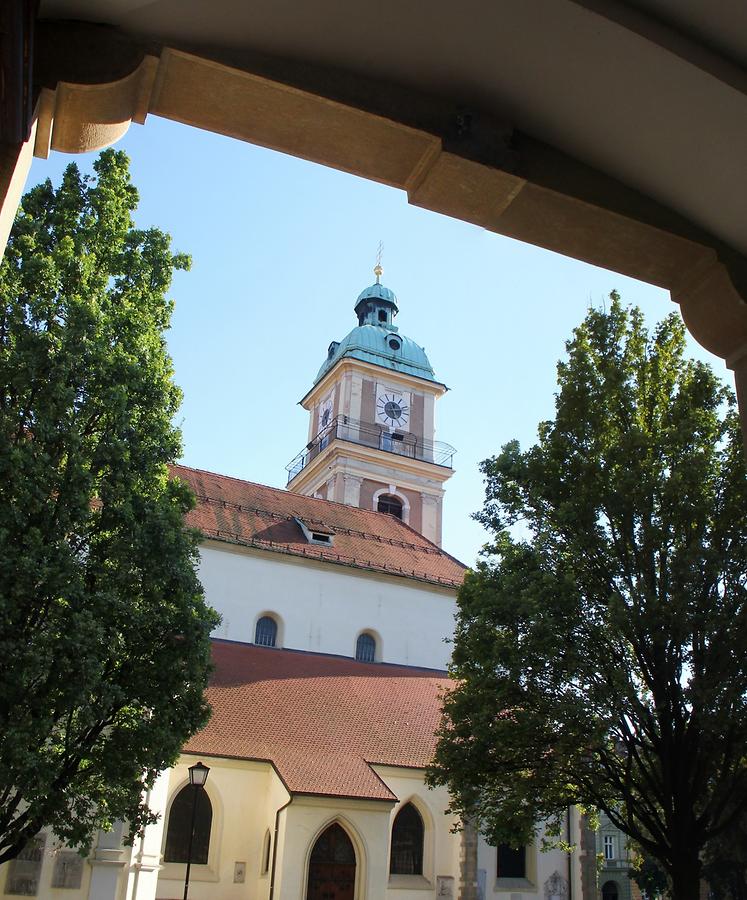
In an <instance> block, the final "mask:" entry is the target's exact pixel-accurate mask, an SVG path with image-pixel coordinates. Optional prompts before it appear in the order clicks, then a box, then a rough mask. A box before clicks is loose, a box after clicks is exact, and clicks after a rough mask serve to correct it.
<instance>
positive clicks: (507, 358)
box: [28, 117, 731, 564]
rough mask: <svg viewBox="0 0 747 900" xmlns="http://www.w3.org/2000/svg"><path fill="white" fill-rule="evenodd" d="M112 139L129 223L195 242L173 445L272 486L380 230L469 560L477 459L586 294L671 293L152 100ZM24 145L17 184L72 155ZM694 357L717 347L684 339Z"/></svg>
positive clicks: (177, 357) (539, 402) (541, 410)
mask: <svg viewBox="0 0 747 900" xmlns="http://www.w3.org/2000/svg"><path fill="white" fill-rule="evenodd" d="M117 146H118V148H120V149H123V150H125V151H126V152H127V153H128V155H129V156H130V159H131V163H132V173H133V180H134V182H135V184H136V185H137V186H138V189H139V191H140V196H141V203H140V207H139V210H138V213H137V218H138V222H139V224H141V225H144V226H147V225H157V226H159V227H161V228H163V229H164V230H165V231H168V232H169V233H170V234H171V235H172V237H173V245H174V247H175V249H178V250H181V251H184V252H187V253H190V254H191V255H192V259H193V264H192V270H191V271H190V272H187V273H177V276H176V278H175V280H174V284H173V287H172V292H171V293H172V296H173V298H174V299H175V301H176V310H175V313H174V318H173V322H172V328H171V331H170V332H169V334H168V336H167V337H168V343H169V349H170V352H171V355H172V357H173V359H174V366H175V370H176V380H177V382H178V384H179V385H180V386H181V388H182V390H183V391H184V403H183V407H182V411H181V422H180V424H181V427H182V430H183V435H184V457H183V462H185V463H186V464H187V465H190V466H195V467H198V468H202V469H209V470H211V471H214V472H221V473H224V474H228V475H234V476H236V477H239V478H246V479H249V480H252V481H258V482H260V483H263V484H269V485H273V486H277V487H284V486H285V481H286V472H285V465H286V463H288V462H289V461H290V460H291V459H292V458H293V457H294V456H295V455H296V453H298V452H299V451H300V450H301V449H302V447H303V446H304V444H305V443H306V429H307V413H306V412H304V410H303V409H301V407H300V406H298V405H297V404H298V400H300V398H301V397H302V396H303V395H304V394H305V393H306V391H307V390H308V389H309V387H310V386H311V384H312V381H313V378H314V376H315V375H316V372H317V370H318V368H319V366H320V365H321V363H322V361H323V360H324V357H325V354H326V350H327V346H328V345H329V343H330V341H332V340H340V339H341V338H343V337H344V336H345V334H347V332H348V331H350V329H351V328H352V327H353V326H354V325H355V324H356V320H355V316H354V314H353V305H354V303H355V300H356V297H357V296H358V294H359V293H360V291H361V290H362V289H363V288H364V287H366V286H367V285H369V284H370V283H371V282H372V281H373V280H374V276H373V273H372V269H373V266H374V264H375V261H376V248H377V245H378V243H379V241H383V243H384V257H383V265H384V276H383V278H382V281H383V283H384V284H386V285H387V286H388V287H390V288H392V289H393V290H394V291H395V292H396V294H397V296H398V299H399V309H400V313H399V316H398V317H397V320H396V321H397V325H398V326H399V328H400V331H401V332H402V333H403V334H405V335H407V336H408V337H411V338H413V339H414V340H416V341H417V342H418V343H419V344H421V345H422V346H424V347H425V349H426V352H427V354H428V357H429V359H430V361H431V364H432V366H433V367H434V369H435V371H436V376H437V377H438V378H439V379H440V380H441V381H443V382H444V383H446V384H447V385H448V386H449V388H450V390H449V392H448V393H447V394H446V396H445V397H443V398H442V399H441V400H440V401H439V407H438V413H437V435H436V437H437V438H438V439H440V440H443V441H446V442H447V443H450V444H452V445H454V446H455V447H456V448H457V455H456V457H455V459H454V465H455V470H456V472H455V475H454V477H453V478H452V479H451V481H449V482H448V483H447V486H446V499H445V502H444V538H443V546H444V548H445V549H446V550H448V551H449V552H450V553H452V554H454V555H455V556H457V557H459V558H460V559H461V560H463V561H464V562H466V563H468V564H470V563H472V562H474V560H475V557H476V555H477V552H478V551H479V549H480V547H481V545H482V544H483V543H484V542H485V541H486V540H487V536H486V535H485V533H484V532H483V530H482V528H481V527H480V526H479V525H478V524H477V523H476V522H474V521H473V520H472V519H471V517H470V516H471V513H473V512H475V511H476V510H477V509H479V508H480V506H481V505H482V500H483V484H482V478H481V476H480V473H479V472H478V470H477V466H478V463H479V461H480V460H482V459H484V458H486V457H488V456H491V455H492V454H494V453H496V452H498V450H499V449H500V447H501V446H502V445H503V444H504V443H505V442H506V441H508V440H511V439H513V438H517V439H518V440H519V441H520V442H521V444H522V445H523V446H527V445H529V444H530V443H532V442H533V441H534V439H535V436H536V430H537V424H538V423H539V422H540V421H541V420H543V419H547V418H550V417H551V416H552V413H553V401H554V390H555V365H556V362H557V360H558V359H559V358H561V356H562V355H563V351H564V341H565V340H566V339H567V338H568V337H569V336H570V334H571V331H572V329H573V328H574V327H575V326H576V325H577V324H578V323H579V322H580V321H581V320H582V319H583V317H584V315H585V312H586V310H587V308H588V306H589V304H590V303H593V304H595V305H599V304H601V303H603V302H604V300H605V298H606V297H607V295H608V294H609V292H610V291H611V290H613V289H617V290H618V291H619V292H620V293H621V294H622V297H623V300H624V301H625V302H628V303H635V304H637V305H639V306H640V307H641V308H642V309H643V311H644V313H645V315H646V318H647V320H648V322H649V324H650V325H652V324H653V323H654V322H655V321H656V320H658V319H660V318H662V317H663V316H665V315H666V314H668V313H669V312H671V311H672V310H675V309H676V306H675V305H674V304H673V303H672V302H671V300H670V299H669V295H668V293H667V292H665V291H662V290H660V289H658V288H655V287H652V286H651V285H646V284H644V283H642V282H639V281H634V280H633V279H630V278H625V277H623V276H622V275H618V274H616V273H613V272H609V271H606V270H604V269H598V268H595V267H593V266H588V265H585V264H583V263H579V262H576V261H574V260H570V259H566V258H564V257H562V256H559V255H557V254H554V253H550V252H548V251H545V250H541V249H539V248H536V247H532V246H530V245H527V244H521V243H518V242H516V241H512V240H509V239H508V238H503V237H500V236H498V235H495V234H490V233H489V232H486V231H483V230H482V229H481V228H477V227H475V226H473V225H467V224H465V223H464V222H460V221H456V220H454V219H450V218H448V217H446V216H441V215H437V214H435V213H431V212H427V211H424V210H421V209H417V208H416V207H411V206H409V205H408V204H407V198H406V196H405V194H404V193H402V192H400V191H397V190H394V189H392V188H388V187H385V186H383V185H378V184H374V183H372V182H368V181H364V180H362V179H360V178H357V177H355V176H352V175H347V174H345V173H342V172H337V171H334V170H332V169H327V168H324V167H322V166H318V165H315V164H313V163H308V162H304V161H302V160H298V159H294V158H292V157H288V156H284V155H283V154H280V153H275V152H273V151H269V150H265V149H263V148H259V147H254V146H251V145H249V144H243V143H240V142H238V141H234V140H231V139H229V138H223V137H220V136H217V135H212V134H208V133H207V132H202V131H198V130H196V129H192V128H188V127H187V126H184V125H179V124H176V123H173V122H168V121H166V120H163V119H157V118H154V117H149V118H148V120H147V122H146V124H145V126H137V125H133V126H132V127H131V129H130V131H129V132H128V134H127V135H126V137H125V138H124V139H123V140H122V141H120V142H119V144H118V145H117ZM94 158H95V155H91V154H87V155H85V156H78V157H71V156H67V155H64V154H59V153H53V154H52V155H51V156H50V159H49V160H35V161H34V164H33V167H32V170H31V175H30V177H29V182H28V184H29V185H32V184H35V183H36V182H38V181H41V180H43V179H44V178H47V177H49V178H52V180H53V181H54V182H57V181H58V180H59V177H60V174H61V172H62V170H63V169H64V167H65V166H66V165H67V164H68V163H69V162H71V161H74V162H76V163H77V164H78V165H79V166H80V167H81V169H83V170H87V169H89V168H90V165H91V163H92V161H93V159H94ZM691 350H692V354H693V355H694V356H697V357H698V358H700V359H704V360H708V361H710V362H712V363H713V364H714V366H715V368H716V369H717V371H718V372H719V373H721V375H722V377H724V378H727V377H728V378H729V381H731V378H730V377H729V373H727V371H726V369H725V367H724V365H723V362H722V361H721V360H718V359H716V358H715V357H712V356H711V355H710V354H708V353H707V352H706V351H705V350H703V349H702V348H700V347H698V346H697V345H696V344H695V343H694V342H692V343H691Z"/></svg>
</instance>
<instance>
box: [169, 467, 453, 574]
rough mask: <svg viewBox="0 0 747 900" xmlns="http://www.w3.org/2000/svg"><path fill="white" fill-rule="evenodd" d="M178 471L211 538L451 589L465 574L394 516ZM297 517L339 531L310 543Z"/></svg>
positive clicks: (191, 519)
mask: <svg viewBox="0 0 747 900" xmlns="http://www.w3.org/2000/svg"><path fill="white" fill-rule="evenodd" d="M171 471H172V474H173V475H174V476H176V477H178V478H180V479H181V480H182V481H186V482H187V483H188V484H189V485H190V487H191V488H192V490H193V491H194V492H195V494H196V496H197V506H196V508H195V509H194V510H193V511H192V512H191V513H190V514H189V515H188V517H187V522H188V524H189V525H191V526H193V527H195V528H198V529H199V530H200V531H202V533H203V534H204V535H205V537H207V538H213V539H216V540H220V541H227V542H229V543H233V544H241V545H243V546H246V547H257V548H260V549H262V550H271V551H275V552H279V553H289V554H292V555H294V556H306V557H312V558H314V559H319V560H323V561H324V562H329V563H335V564H337V565H345V566H353V567H356V568H363V569H371V570H373V571H376V572H386V573H387V574H390V575H399V576H404V577H406V578H415V579H417V580H420V581H427V582H430V583H432V584H442V585H445V586H447V587H458V586H459V585H460V584H461V583H462V580H463V578H464V571H465V566H464V565H463V564H462V563H460V562H459V561H458V560H456V559H454V557H453V556H449V554H448V553H444V551H443V550H441V548H440V547H438V546H437V545H436V544H433V543H431V541H429V540H427V539H426V538H424V537H423V536H422V535H421V534H419V533H418V532H417V531H415V530H414V529H413V528H410V527H409V525H405V523H404V522H401V521H400V520H399V519H397V518H396V517H395V516H390V515H386V514H385V513H379V512H374V511H373V510H368V509H358V508H357V507H354V506H345V505H344V504H342V503H331V502H330V501H329V500H317V499H316V498H315V497H304V496H302V495H301V494H294V493H292V492H291V491H284V490H280V489H278V488H271V487H267V486H265V485H262V484H254V483H253V482H251V481H241V480H239V479H238V478H230V477H229V476H228V475H216V474H214V473H213V472H203V471H202V470H200V469H190V468H187V467H186V466H172V467H171ZM296 518H298V519H300V520H301V521H302V522H303V523H304V524H305V525H306V527H307V528H308V529H309V530H310V531H315V530H321V531H326V532H331V533H333V534H334V542H333V545H332V546H331V547H325V546H321V545H318V544H310V543H309V542H308V541H307V540H306V538H305V536H304V534H303V531H302V530H301V527H300V525H299V524H298V523H297V522H296V521H295V519H296Z"/></svg>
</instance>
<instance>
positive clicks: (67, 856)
mask: <svg viewBox="0 0 747 900" xmlns="http://www.w3.org/2000/svg"><path fill="white" fill-rule="evenodd" d="M82 881H83V857H82V856H81V855H80V853H76V852H75V850H58V851H57V853H55V857H54V870H53V872H52V887H53V888H79V887H80V884H81V882H82Z"/></svg>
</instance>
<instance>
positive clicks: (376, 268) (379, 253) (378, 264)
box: [374, 241, 384, 284]
mask: <svg viewBox="0 0 747 900" xmlns="http://www.w3.org/2000/svg"><path fill="white" fill-rule="evenodd" d="M383 252H384V244H383V243H382V242H381V241H379V246H378V248H377V250H376V265H375V266H374V275H375V276H376V284H379V279H380V278H381V276H382V275H383V274H384V269H383V268H382V267H381V256H382V254H383Z"/></svg>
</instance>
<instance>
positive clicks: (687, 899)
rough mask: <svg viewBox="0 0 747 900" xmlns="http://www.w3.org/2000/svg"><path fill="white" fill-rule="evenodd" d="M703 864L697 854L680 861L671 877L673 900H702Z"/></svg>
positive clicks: (674, 867) (677, 861) (676, 863)
mask: <svg viewBox="0 0 747 900" xmlns="http://www.w3.org/2000/svg"><path fill="white" fill-rule="evenodd" d="M700 876H701V862H700V859H699V858H698V854H697V853H692V854H688V855H687V856H683V857H681V858H680V859H678V860H675V864H674V866H673V867H672V871H671V872H670V875H669V880H670V884H671V887H670V890H669V893H670V896H671V900H700Z"/></svg>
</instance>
